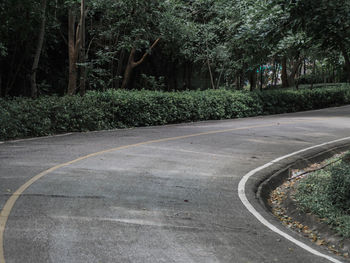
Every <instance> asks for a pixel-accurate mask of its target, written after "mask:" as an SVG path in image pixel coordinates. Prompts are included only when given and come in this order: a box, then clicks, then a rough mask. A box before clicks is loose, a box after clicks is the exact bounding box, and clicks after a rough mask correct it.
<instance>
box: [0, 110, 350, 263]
mask: <svg viewBox="0 0 350 263" xmlns="http://www.w3.org/2000/svg"><path fill="white" fill-rule="evenodd" d="M348 136H350V106H346V107H340V108H331V109H325V110H320V111H312V112H303V113H296V114H283V115H276V116H267V117H257V118H247V119H238V120H226V121H209V122H199V123H193V124H180V125H169V126H162V127H150V128H137V129H126V130H115V131H104V132H90V133H82V134H69V135H65V136H57V137H48V138H38V139H32V140H23V141H12V142H6V143H3V144H0V208H1V209H2V212H1V213H2V214H1V216H2V220H3V219H4V218H5V217H6V214H9V217H8V221H7V224H6V228H5V231H4V234H3V242H4V244H3V248H4V258H5V260H6V263H12V262H21V263H23V262H33V263H41V262H81V263H87V262H94V263H106V262H123V263H124V262H140V263H144V262H152V263H153V262H167V263H168V262H184V263H189V262H200V263H204V262H234V263H252V262H256V263H263V262H266V263H271V262H293V263H294V262H308V263H314V262H315V263H316V262H317V263H319V262H329V261H327V260H326V259H322V258H320V257H317V256H314V255H312V254H310V253H309V252H307V251H305V250H303V249H301V248H300V247H298V246H296V245H294V244H293V243H291V242H289V241H287V240H285V239H283V238H282V237H280V236H279V235H277V234H276V233H274V232H272V231H271V230H269V229H268V228H266V227H265V226H264V225H262V224H261V223H260V222H259V221H258V220H257V219H256V218H255V217H254V216H253V215H252V214H250V212H249V211H248V210H247V209H246V208H245V206H244V205H243V204H242V203H241V201H240V199H239V197H238V192H237V187H238V184H239V181H240V180H241V178H242V177H243V176H244V175H245V174H246V173H248V172H249V171H250V170H252V169H254V168H256V167H258V166H261V165H263V164H265V163H267V162H269V161H271V160H273V159H275V158H277V157H279V156H282V155H286V154H289V153H291V152H295V151H297V150H300V149H303V148H307V147H310V146H313V145H316V144H320V143H323V142H327V141H332V140H336V139H339V138H343V137H348ZM92 153H97V154H92ZM89 154H92V155H89ZM87 155H89V156H87ZM80 157H82V158H80ZM78 158H79V159H78ZM73 160H74V161H73ZM60 164H64V165H61V166H58V165H60ZM52 167H54V168H53V169H51V170H50V171H49V172H47V173H45V174H41V175H43V176H42V177H41V175H40V173H41V172H43V171H45V170H47V169H49V168H52ZM38 175H39V176H38ZM35 176H36V179H35V180H34V181H32V182H28V181H29V180H30V179H31V178H33V177H35ZM39 177H40V178H39ZM27 182H28V183H27ZM25 183H27V185H26V187H28V188H26V189H22V190H23V191H20V192H19V193H18V192H17V193H16V194H15V195H13V193H14V192H15V191H16V190H17V189H18V188H20V187H21V186H23V185H24V184H25ZM17 197H18V200H17V201H16V202H13V203H14V206H13V208H12V207H11V208H10V209H3V208H4V206H5V203H6V201H7V200H9V198H12V199H13V198H17ZM273 223H274V224H276V225H277V226H278V222H277V221H276V222H273ZM278 227H279V228H280V229H282V230H283V231H288V230H286V229H284V227H280V226H278ZM0 230H1V227H0ZM290 234H292V235H293V233H292V232H290ZM304 241H305V242H308V241H307V240H304ZM308 244H309V243H308ZM309 245H311V246H313V245H312V244H309ZM316 249H321V251H322V248H317V247H316ZM322 253H325V254H328V252H327V251H322ZM0 256H1V253H0ZM340 260H342V261H344V260H343V259H340ZM0 261H1V259H0ZM1 263H3V262H1Z"/></svg>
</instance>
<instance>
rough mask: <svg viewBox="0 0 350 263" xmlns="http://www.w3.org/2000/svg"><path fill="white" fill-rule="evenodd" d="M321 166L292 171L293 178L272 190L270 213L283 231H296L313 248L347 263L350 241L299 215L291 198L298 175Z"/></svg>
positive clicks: (316, 220)
mask: <svg viewBox="0 0 350 263" xmlns="http://www.w3.org/2000/svg"><path fill="white" fill-rule="evenodd" d="M324 165H325V164H324V163H322V162H321V163H315V164H312V165H310V166H309V167H307V168H305V169H303V171H300V170H291V175H292V177H291V178H289V179H288V180H286V181H285V182H284V183H283V184H282V185H280V186H279V187H277V188H276V189H275V190H273V191H272V192H271V194H270V198H269V199H268V200H267V201H268V204H269V206H270V208H271V211H272V213H273V214H274V215H275V216H276V217H277V218H279V220H280V221H281V222H282V223H283V224H284V225H285V226H286V227H288V228H290V229H292V230H294V231H296V232H297V233H299V235H300V236H303V237H306V238H308V239H309V240H310V241H312V242H313V243H315V244H316V245H319V246H324V247H326V248H327V249H328V250H329V251H331V252H332V253H334V254H336V255H338V256H343V258H344V259H345V260H347V261H348V262H350V258H349V257H350V255H349V253H350V240H349V239H344V238H343V237H341V236H340V235H339V234H337V233H336V232H335V231H334V230H332V229H331V227H330V226H329V225H327V224H326V223H324V222H323V221H324V220H322V219H321V218H319V217H317V216H315V215H313V214H310V213H304V212H303V211H301V210H300V209H299V208H298V206H297V203H296V201H295V200H294V198H293V194H294V192H295V190H296V187H297V185H298V183H299V181H300V180H302V178H303V177H300V176H298V174H301V173H303V172H305V171H307V170H314V169H317V168H318V167H322V166H324Z"/></svg>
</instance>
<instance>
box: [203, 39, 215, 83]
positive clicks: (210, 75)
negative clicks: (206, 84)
mask: <svg viewBox="0 0 350 263" xmlns="http://www.w3.org/2000/svg"><path fill="white" fill-rule="evenodd" d="M205 45H206V48H207V66H208V71H209V77H210V84H211V88H212V89H215V84H214V78H213V72H212V71H211V65H210V60H209V47H208V41H207V40H206V41H205Z"/></svg>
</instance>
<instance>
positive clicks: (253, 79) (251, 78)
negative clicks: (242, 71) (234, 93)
mask: <svg viewBox="0 0 350 263" xmlns="http://www.w3.org/2000/svg"><path fill="white" fill-rule="evenodd" d="M256 78H257V74H256V69H253V70H252V71H250V72H249V83H250V91H253V90H255V89H256Z"/></svg>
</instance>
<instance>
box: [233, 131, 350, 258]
mask: <svg viewBox="0 0 350 263" xmlns="http://www.w3.org/2000/svg"><path fill="white" fill-rule="evenodd" d="M349 139H350V137H346V138H342V139H339V140H334V141H330V142H326V143H322V144H319V145H315V146H311V147H308V148H305V149H302V150H299V151H296V152H293V153H290V154H287V155H284V156H282V157H279V158H276V159H274V160H273V161H271V162H269V163H267V164H264V165H262V166H260V167H258V168H256V169H254V170H252V171H250V172H249V173H247V174H246V175H244V176H243V178H242V179H241V181H240V182H239V184H238V195H239V198H240V199H241V201H242V203H243V204H244V206H245V207H246V208H247V209H248V210H249V212H250V213H252V214H253V215H254V216H255V217H256V218H257V219H258V220H259V221H260V222H261V223H262V224H263V225H265V226H266V227H268V228H269V229H270V230H272V231H273V232H275V233H277V234H279V235H280V236H282V237H284V238H285V239H287V240H289V241H291V242H292V243H294V244H295V245H297V246H299V247H301V248H302V249H305V250H306V251H308V252H310V253H312V254H314V255H316V256H319V257H322V258H325V259H328V260H329V261H331V262H334V263H342V262H341V261H339V260H337V259H335V258H333V257H331V256H328V255H326V254H323V253H321V252H319V251H317V250H315V249H313V248H312V247H310V246H308V245H307V244H305V243H303V242H301V241H299V240H297V239H295V238H294V237H292V236H290V235H289V234H287V233H285V232H283V231H282V230H280V229H278V228H277V227H276V226H274V225H273V224H271V223H270V222H269V221H267V220H266V219H265V218H264V217H263V216H262V215H261V214H260V213H259V212H258V211H257V210H256V209H255V208H254V207H253V206H252V204H251V203H250V202H249V201H248V198H247V196H246V194H245V186H246V183H247V181H248V180H249V178H250V177H252V176H253V175H254V174H256V173H257V172H259V171H261V170H263V169H265V168H267V167H269V166H271V165H273V164H275V163H278V162H279V161H281V160H283V159H286V158H288V157H291V156H294V155H297V154H300V153H303V152H306V151H309V150H312V149H315V148H319V147H323V146H327V145H330V144H333V143H336V142H341V141H346V140H349Z"/></svg>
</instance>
